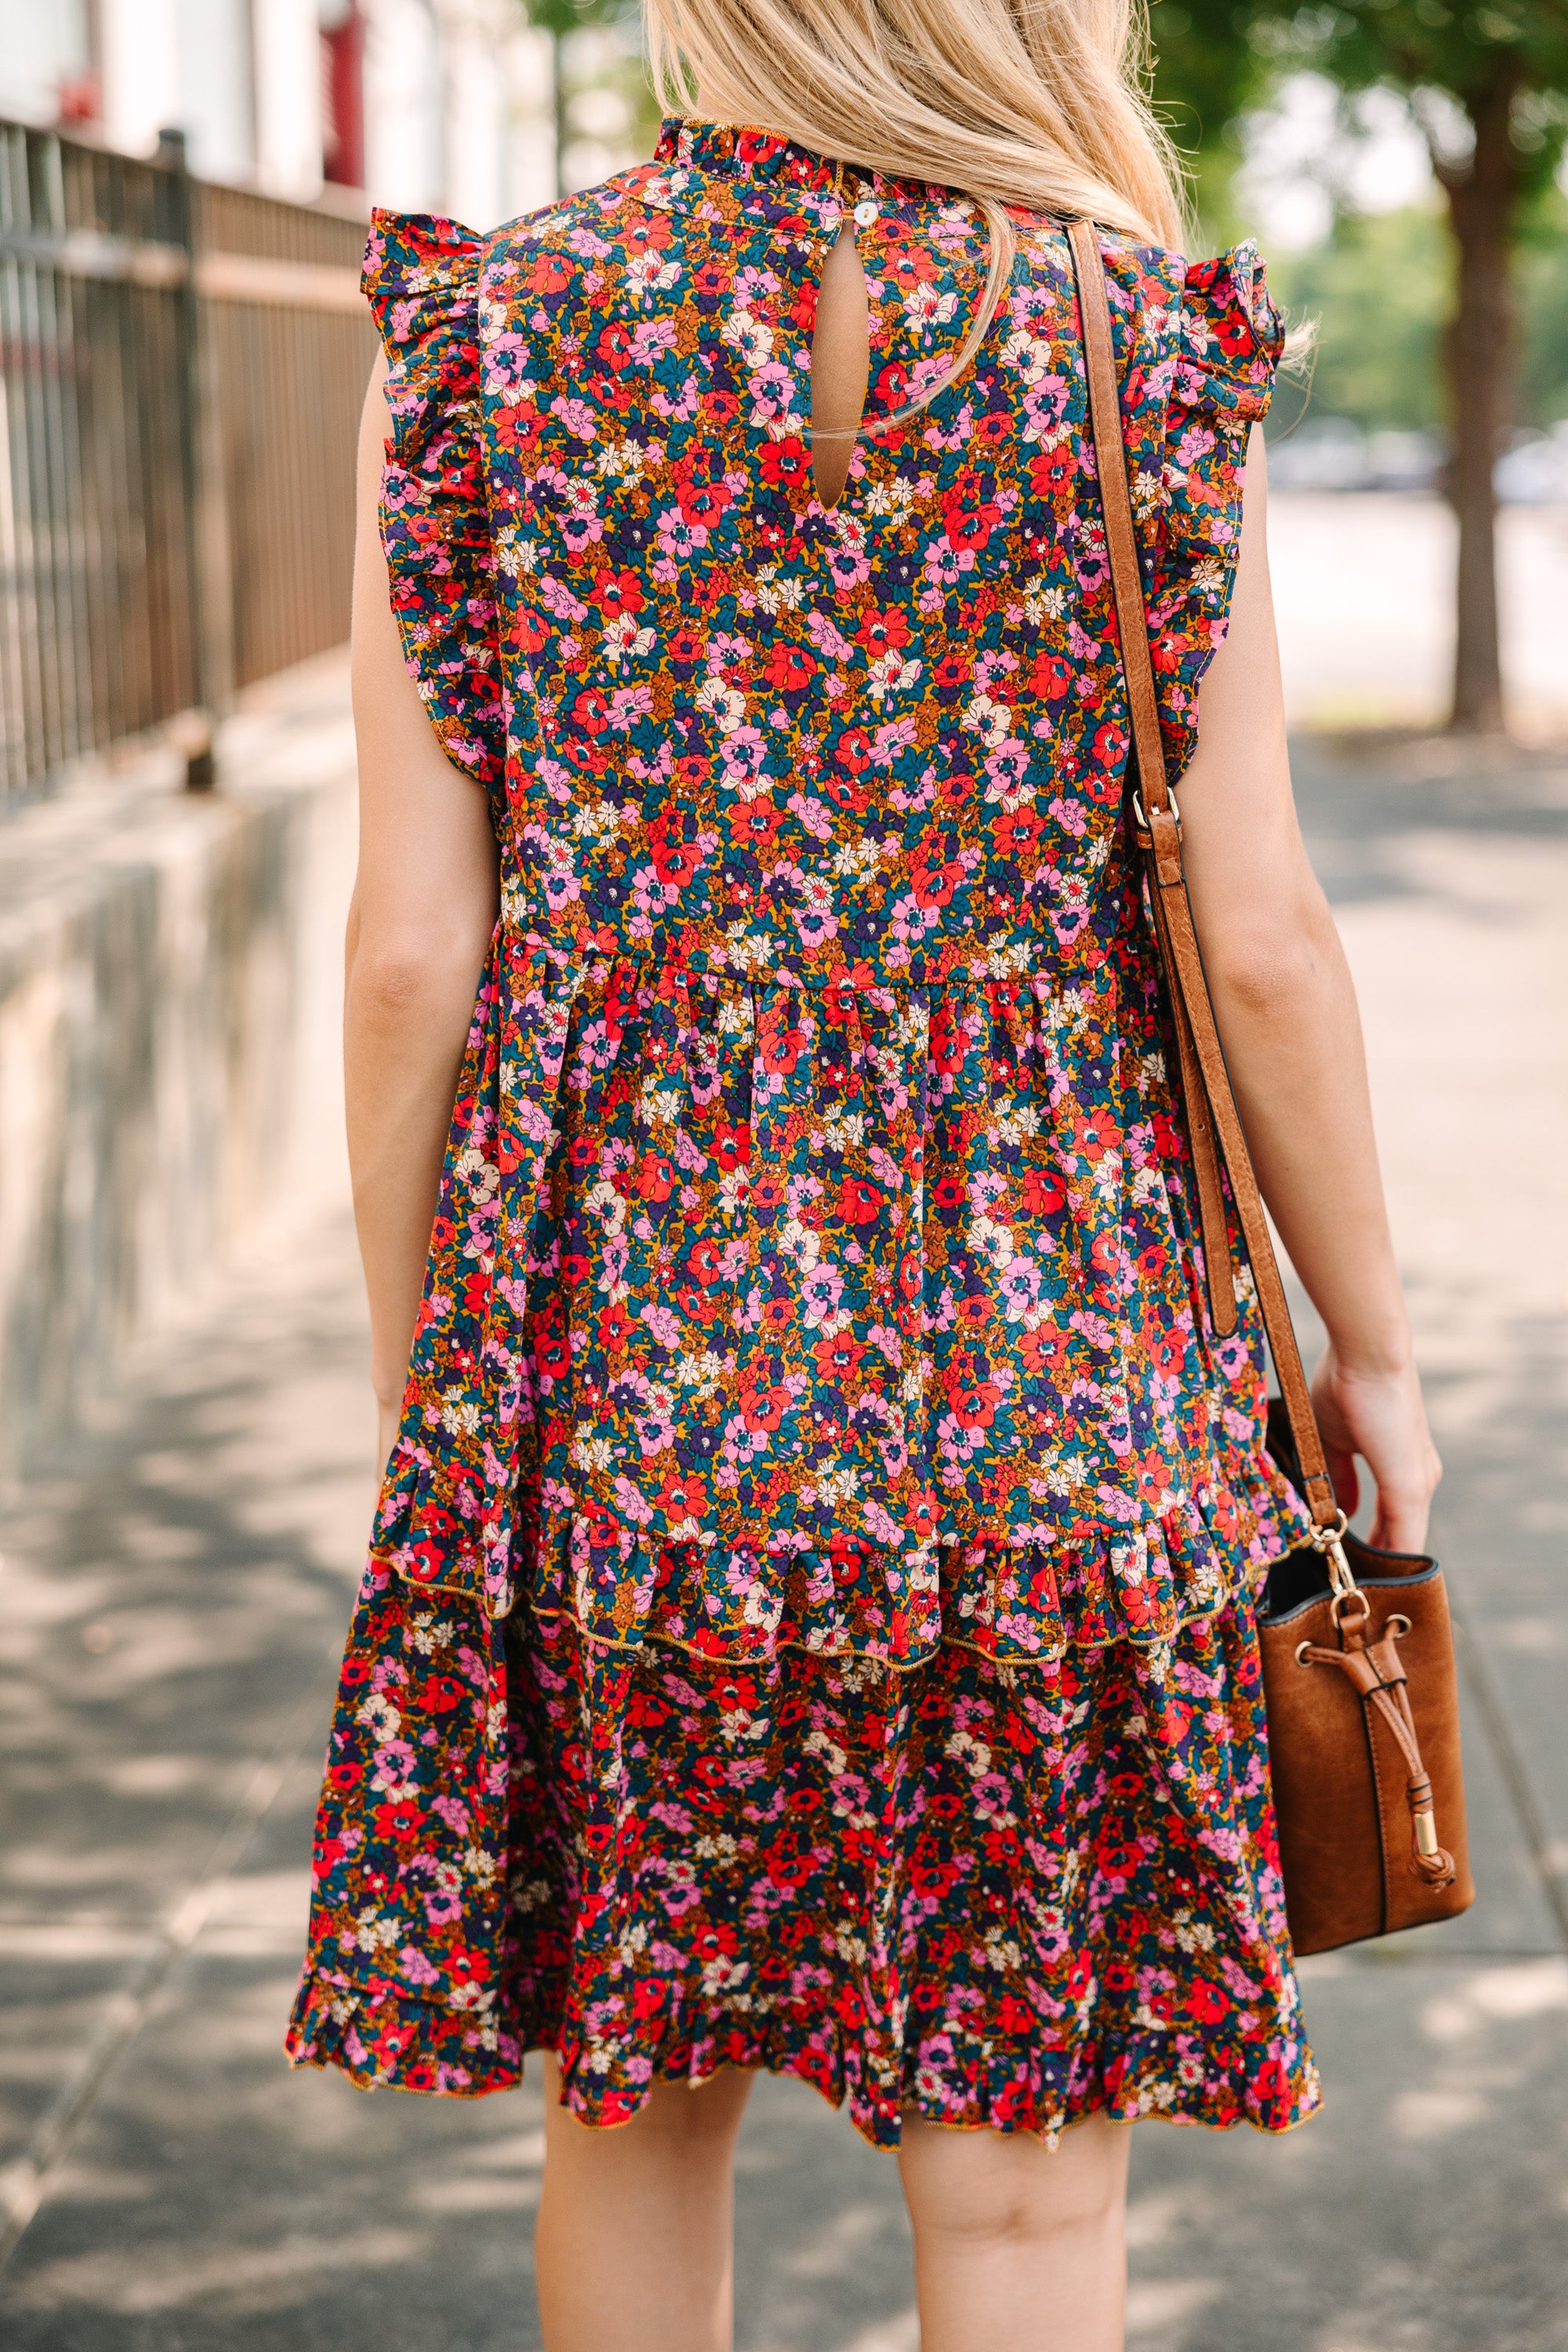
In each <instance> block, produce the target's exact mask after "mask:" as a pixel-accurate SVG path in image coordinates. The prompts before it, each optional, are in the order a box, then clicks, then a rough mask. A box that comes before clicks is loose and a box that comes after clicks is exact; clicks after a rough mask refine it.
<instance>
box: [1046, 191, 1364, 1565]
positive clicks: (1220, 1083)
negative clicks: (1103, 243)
mask: <svg viewBox="0 0 1568 2352" xmlns="http://www.w3.org/2000/svg"><path fill="white" fill-rule="evenodd" d="M1068 244H1069V245H1070V247H1071V249H1072V258H1073V271H1074V275H1075V276H1076V278H1077V280H1078V301H1079V319H1080V320H1081V322H1082V328H1083V348H1084V362H1085V368H1086V373H1087V375H1088V381H1089V424H1090V428H1091V430H1092V433H1093V436H1094V451H1095V465H1096V469H1097V471H1098V474H1099V478H1100V508H1101V511H1102V513H1103V515H1104V519H1105V543H1106V551H1107V554H1108V557H1109V560H1110V584H1111V592H1112V594H1113V595H1114V598H1115V601H1116V620H1117V627H1118V630H1119V633H1120V635H1121V667H1122V673H1123V676H1124V677H1125V679H1126V684H1127V705H1128V710H1129V712H1130V714H1131V722H1132V749H1133V758H1134V762H1135V765H1136V769H1137V775H1138V790H1137V793H1135V794H1134V796H1133V803H1132V806H1133V828H1134V836H1135V838H1136V840H1137V844H1138V846H1139V849H1140V851H1141V852H1142V857H1143V862H1144V868H1145V871H1146V873H1147V875H1148V879H1149V898H1150V903H1151V906H1152V909H1153V917H1154V936H1155V939H1156V940H1157V942H1158V944H1159V949H1160V955H1161V960H1162V961H1163V965H1164V969H1165V978H1166V982H1167V984H1168V986H1169V989H1170V993H1171V1001H1172V1009H1173V1015H1174V1021H1175V1029H1176V1044H1177V1050H1178V1053H1179V1055H1180V1057H1181V1062H1182V1091H1183V1096H1184V1101H1185V1104H1186V1111H1187V1137H1188V1142H1189V1144H1190V1146H1191V1149H1192V1153H1193V1160H1194V1169H1195V1171H1196V1174H1197V1184H1198V1203H1199V1210H1200V1214H1201V1218H1202V1223H1203V1229H1204V1256H1205V1267H1206V1271H1207V1276H1208V1290H1209V1304H1210V1313H1211V1316H1212V1318H1213V1321H1214V1326H1215V1331H1216V1332H1219V1333H1221V1334H1222V1335H1223V1333H1224V1332H1226V1331H1228V1330H1232V1329H1234V1328H1235V1324H1236V1309H1235V1301H1234V1296H1232V1297H1231V1298H1230V1299H1228V1300H1226V1298H1225V1297H1224V1296H1223V1293H1224V1292H1225V1290H1226V1288H1228V1287H1229V1283H1230V1263H1229V1250H1228V1246H1227V1245H1226V1246H1221V1247H1216V1246H1215V1241H1214V1237H1213V1234H1212V1229H1211V1223H1210V1219H1211V1214H1212V1200H1213V1199H1217V1197H1218V1193H1219V1178H1218V1170H1217V1166H1216V1164H1215V1139H1216V1138H1217V1140H1218V1147H1219V1150H1220V1152H1222V1153H1223V1155H1224V1159H1225V1166H1226V1174H1227V1175H1228V1176H1229V1178H1230V1194H1231V1199H1232V1200H1233V1201H1234V1202H1235V1203H1236V1213H1237V1222H1238V1223H1239V1224H1240V1226H1241V1231H1242V1236H1243V1238H1244V1240H1245V1242H1246V1244H1247V1257H1248V1258H1249V1260H1250V1261H1251V1265H1252V1276H1253V1280H1254V1282H1255V1283H1256V1285H1257V1286H1258V1305H1259V1307H1261V1309H1262V1313H1263V1327H1264V1329H1265V1330H1266V1331H1267V1332H1268V1352H1269V1354H1270V1355H1271V1356H1272V1358H1273V1360H1274V1370H1275V1374H1276V1377H1277V1378H1278V1380H1279V1389H1280V1393H1281V1395H1282V1397H1283V1398H1284V1402H1285V1411H1286V1414H1287V1417H1288V1418H1289V1423H1290V1433H1291V1435H1292V1436H1293V1437H1294V1439H1295V1441H1296V1451H1297V1454H1298V1455H1299V1457H1300V1466H1301V1486H1302V1492H1303V1494H1304V1496H1305V1498H1306V1502H1307V1506H1308V1508H1309V1509H1310V1512H1311V1514H1312V1517H1313V1520H1314V1522H1315V1523H1316V1524H1317V1526H1319V1527H1321V1528H1333V1527H1337V1526H1338V1525H1339V1524H1340V1516H1339V1508H1338V1506H1337V1504H1336V1503H1335V1501H1334V1490H1333V1485H1332V1482H1331V1479H1330V1477H1329V1469H1328V1463H1327V1461H1326V1459H1325V1457H1324V1454H1323V1444H1322V1439H1321V1436H1320V1435H1319V1432H1318V1423H1317V1416H1316V1415H1315V1413H1314V1412H1313V1411H1312V1398H1311V1391H1310V1389H1309V1387H1308V1385H1307V1375H1306V1371H1305V1370H1304V1369H1303V1367H1302V1363H1301V1351H1300V1348H1299V1347H1298V1346H1297V1344H1296V1333H1295V1329H1294V1327H1293V1326H1292V1324H1291V1321H1290V1308H1289V1302H1288V1301H1287V1299H1286V1297H1285V1286H1284V1284H1283V1283H1282V1282H1281V1281H1280V1279H1279V1264H1278V1261H1277V1260H1276V1258H1275V1255H1274V1244H1273V1243H1272V1241H1271V1240H1270V1238H1269V1233H1268V1218H1267V1217H1266V1216H1265V1214H1264V1211H1263V1200H1262V1195H1261V1194H1260V1193H1259V1192H1258V1179H1257V1177H1256V1176H1255V1175H1254V1174H1253V1172H1252V1161H1251V1160H1250V1158H1249V1157H1248V1154H1247V1139H1246V1137H1245V1135H1244V1134H1243V1132H1242V1127H1241V1119H1240V1117H1239V1115H1238V1113H1237V1108H1236V1097H1235V1095H1234V1094H1233V1093H1232V1091H1231V1085H1230V1076H1229V1073H1228V1072H1227V1070H1226V1066H1225V1052H1224V1048H1223V1047H1222V1046H1221V1045H1220V1040H1219V1031H1218V1029H1217V1028H1216V1027H1215V1017H1214V1006H1213V1004H1212V1003H1211V1002H1210V999H1209V992H1208V982H1207V980H1206V978H1205V973H1204V965H1203V956H1202V953H1201V952H1200V950H1199V947H1198V938H1197V932H1196V930H1195V929H1194V924H1193V910H1192V905H1191V902H1190V900H1189V898H1188V897H1187V886H1186V878H1185V876H1184V872H1183V867H1182V828H1181V820H1180V818H1179V816H1178V814H1177V811H1176V804H1175V801H1174V799H1173V795H1172V793H1171V787H1170V782H1169V779H1168V777H1167V775H1166V772H1165V751H1164V745H1163V740H1162V739H1161V734H1160V706H1159V701H1158V698H1157V697H1156V695H1155V691H1154V665H1153V663H1152V660H1151V658H1150V654H1149V623H1148V617H1147V614H1146V612H1145V609H1144V604H1143V583H1142V573H1141V572H1140V569H1139V562H1138V535H1137V531H1136V530H1135V528H1134V525H1133V520H1132V499H1131V492H1130V491H1129V488H1128V485H1127V447H1126V442H1125V440H1124V438H1123V436H1122V430H1121V395H1120V393H1119V391H1118V387H1117V378H1116V350H1115V345H1114V343H1113V342H1112V340H1111V333H1110V301H1109V299H1108V297H1107V294H1106V289H1105V260H1104V256H1103V254H1102V252H1101V250H1100V239H1099V237H1098V236H1097V235H1096V233H1095V229H1094V225H1093V223H1092V222H1090V221H1086V220H1076V221H1071V222H1069V223H1068ZM1189 1046H1190V1048H1191V1054H1190V1055H1189V1052H1188V1048H1189ZM1193 1061H1195V1063H1196V1065H1197V1073H1198V1080H1199V1082H1198V1083H1194V1080H1193V1077H1192V1076H1191V1063H1192V1062H1193ZM1211 1196H1212V1197H1211ZM1222 1207H1223V1204H1222ZM1222 1223H1223V1219H1222ZM1227 1316H1228V1320H1226V1317H1227Z"/></svg>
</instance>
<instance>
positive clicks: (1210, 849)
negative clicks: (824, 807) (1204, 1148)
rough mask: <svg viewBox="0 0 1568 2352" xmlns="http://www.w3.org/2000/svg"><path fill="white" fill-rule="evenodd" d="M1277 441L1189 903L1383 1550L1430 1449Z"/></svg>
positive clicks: (1339, 1423) (1206, 771)
mask: <svg viewBox="0 0 1568 2352" xmlns="http://www.w3.org/2000/svg"><path fill="white" fill-rule="evenodd" d="M1265 500H1266V480H1265V461H1264V453H1263V436H1262V434H1261V432H1259V431H1258V430H1257V429H1256V428H1255V429H1254V432H1253V435H1252V441H1251V446H1250V448H1249V451H1248V457H1247V488H1246V498H1245V501H1244V509H1243V523H1242V534H1241V553H1240V562H1239V565H1238V567H1237V578H1236V588H1235V593H1234V596H1233V599H1232V604H1231V618H1230V628H1229V632H1228V635H1226V641H1225V644H1224V645H1223V646H1222V647H1221V648H1220V650H1219V652H1218V653H1217V654H1216V655H1215V658H1214V661H1213V662H1212V664H1211V665H1210V667H1209V669H1208V672H1207V674H1206V676H1205V679H1204V682H1203V686H1202V688H1201V689H1200V694H1199V735H1198V748H1197V750H1196V751H1195V752H1194V756H1193V759H1192V761H1191V763H1190V764H1189V766H1188V768H1187V771H1186V773H1185V774H1184V777H1183V778H1182V780H1181V784H1180V787H1179V794H1178V796H1179V799H1180V802H1181V814H1182V831H1183V839H1184V848H1185V856H1186V869H1187V880H1188V887H1189V891H1190V894H1191V898H1192V905H1193V915H1194V921H1195V923H1196V927H1197V933H1198V938H1199V940H1201V941H1202V944H1203V951H1204V962H1205V969H1206V971H1207V974H1208V980H1209V988H1210V992H1211V994H1212V996H1213V999H1214V1008H1215V1021H1216V1023H1217V1024H1218V1027H1219V1032H1220V1036H1221V1039H1222V1041H1223V1043H1224V1045H1225V1052H1226V1063H1227V1065H1228V1066H1229V1070H1230V1075H1231V1082H1232V1085H1233V1087H1234V1088H1235V1091H1236V1097H1237V1108H1238V1109H1239V1111H1240V1113H1241V1118H1242V1124H1243V1126H1244V1127H1245V1129H1246V1130H1247V1145H1248V1148H1249V1150H1250V1151H1251V1154H1252V1160H1253V1164H1254V1166H1255V1168H1256V1170H1257V1171H1258V1184H1259V1187H1260V1189H1261V1191H1262V1192H1263V1196H1264V1199H1265V1200H1266V1201H1267V1202H1268V1207H1269V1210H1270V1212H1271V1213H1272V1215H1273V1218H1274V1221H1275V1223H1276V1224H1277V1225H1278V1227H1279V1234H1280V1237H1281V1239H1282V1240H1283V1242H1284V1244H1285V1246H1286V1248H1287V1250H1288V1251H1289V1254H1290V1259H1291V1263H1292V1264H1293V1265H1294V1266H1295V1268H1296V1271H1297V1273H1298V1274H1299V1275H1300V1277H1301V1280H1302V1282H1303V1284H1304V1285H1305V1286H1306V1289H1307V1292H1308V1295H1309V1297H1310V1298H1311V1301H1312V1303H1313V1305H1314V1306H1315V1307H1317V1309H1318V1312H1319V1314H1320V1315H1321V1317H1322V1318H1323V1321H1324V1324H1325V1325H1326V1327H1327V1328H1328V1333H1329V1348H1328V1352H1327V1354H1326V1355H1325V1357H1324V1359H1323V1360H1322V1362H1321V1364H1320V1365H1319V1367H1318V1370H1317V1373H1316V1375H1315V1377H1314V1380H1313V1382H1312V1390H1313V1398H1314V1402H1315V1403H1316V1405H1317V1409H1318V1418H1319V1423H1320V1425H1321V1429H1322V1433H1323V1443H1324V1445H1325V1447H1326V1448H1327V1451H1328V1454H1329V1466H1330V1470H1331V1475H1332V1477H1333V1481H1334V1486H1335V1490H1336V1492H1337V1494H1338V1496H1339V1499H1340V1501H1341V1502H1342V1504H1343V1505H1344V1507H1345V1508H1346V1509H1347V1510H1353V1509H1354V1508H1355V1507H1356V1500H1357V1481H1356V1470H1355V1457H1356V1456H1357V1455H1358V1454H1359V1455H1360V1456H1361V1457H1362V1458H1363V1460H1364V1461H1365V1462H1366V1463H1367V1465H1368V1466H1369V1468H1370V1469H1371V1470H1372V1473H1373V1477H1374V1479H1375V1481H1376V1485H1377V1514H1376V1518H1375V1520H1374V1523H1373V1541H1374V1542H1376V1543H1380V1544H1386V1545H1388V1546H1389V1547H1390V1548H1392V1549H1395V1550H1416V1549H1420V1547H1421V1545H1422V1543H1423V1542H1424V1541H1425V1538H1426V1516H1427V1507H1428V1504H1429V1502H1430V1499H1431V1495H1432V1490H1433V1488H1434V1487H1435V1486H1436V1483H1437V1479H1438V1476H1439V1475H1440V1467H1439V1464H1438V1461H1437V1456H1436V1453H1435V1451H1434V1450H1433V1446H1432V1441H1431V1438H1430V1436H1429V1435H1428V1433H1427V1429H1426V1412H1425V1409H1424V1407H1423V1404H1422V1401H1421V1389H1420V1383H1419V1381H1418V1380H1417V1378H1416V1374H1415V1362H1414V1359H1413V1356H1412V1352H1411V1341H1410V1326H1409V1320H1408V1318H1407V1316H1406V1313H1405V1300H1404V1296H1403V1293H1402V1291H1401V1288H1400V1282H1399V1275H1398V1271H1397V1268H1396V1266H1395V1264H1394V1245H1393V1242H1392V1240H1391V1238H1390V1234H1389V1229H1388V1217H1387V1212H1386V1210H1385V1208H1384V1196H1383V1182H1382V1178H1381V1175H1380V1173H1379V1171H1378V1162H1377V1145H1376V1141H1375V1139H1374V1137H1373V1122H1372V1102H1371V1097H1370V1093H1369V1090H1368V1087H1367V1078H1366V1057H1365V1054H1364V1051H1363V1045H1362V1033H1361V1018H1360V1014H1359V1012H1358V1010H1357V1006H1356V999H1355V987H1354V983H1353V982H1352V979H1351V974H1350V967H1349V965H1348V964H1347V963H1346V961H1345V956H1344V950H1343V948H1342V946H1341V944H1340V936H1339V933H1338V931H1337V930H1336V929H1335V928H1334V920H1333V917H1332V916H1331V914H1330V912H1329V908H1328V904H1327V901H1326V900H1325V899H1324V897H1323V893H1322V890H1321V887H1320V886H1319V883H1318V878H1317V877H1316V875H1315V874H1314V873H1313V871H1312V868H1311V865H1310V861H1309V859H1308V856H1307V852H1306V848H1305V845H1303V843H1302V840H1301V835H1300V827H1299V826H1298V824H1297V822H1296V807H1295V803H1294V800H1293V799H1292V797H1291V792H1290V766H1289V754H1288V752H1287V749H1286V740H1285V699H1284V693H1283V690H1282V688H1281V684H1280V677H1279V646H1278V643H1277V641H1276V637H1275V630H1274V606H1273V598H1272V595H1271V593H1270V590H1269V583H1268V553H1267V548H1266V542H1265Z"/></svg>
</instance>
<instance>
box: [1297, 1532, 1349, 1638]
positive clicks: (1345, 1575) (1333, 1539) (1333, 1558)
mask: <svg viewBox="0 0 1568 2352" xmlns="http://www.w3.org/2000/svg"><path fill="white" fill-rule="evenodd" d="M1349 1531H1350V1521H1349V1519H1347V1518H1346V1517H1345V1515H1344V1513H1343V1512H1342V1511H1336V1512H1335V1514H1334V1520H1333V1525H1332V1526H1331V1527H1326V1528H1313V1529H1312V1532H1311V1534H1310V1536H1309V1537H1308V1538H1307V1540H1308V1542H1309V1543H1310V1545H1311V1547H1312V1549H1313V1550H1314V1551H1321V1553H1322V1554H1323V1557H1324V1558H1325V1559H1326V1560H1327V1561H1328V1563H1329V1582H1330V1583H1331V1585H1332V1586H1333V1588H1334V1622H1335V1624H1336V1625H1337V1624H1338V1623H1339V1603H1340V1602H1341V1601H1348V1600H1349V1598H1350V1596H1351V1594H1352V1592H1359V1591H1360V1589H1361V1588H1360V1587H1359V1586H1358V1584H1357V1583H1356V1580H1355V1573H1354V1571H1353V1570H1352V1567H1351V1564H1350V1561H1349V1560H1348V1559H1346V1558H1345V1547H1344V1538H1345V1537H1346V1535H1347V1534H1348V1533H1349Z"/></svg>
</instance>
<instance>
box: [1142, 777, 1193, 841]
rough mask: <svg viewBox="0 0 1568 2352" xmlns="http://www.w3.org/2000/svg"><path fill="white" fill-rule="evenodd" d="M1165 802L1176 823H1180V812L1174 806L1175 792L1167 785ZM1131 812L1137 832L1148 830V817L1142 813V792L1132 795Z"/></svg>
mask: <svg viewBox="0 0 1568 2352" xmlns="http://www.w3.org/2000/svg"><path fill="white" fill-rule="evenodd" d="M1165 803H1166V805H1167V807H1168V808H1169V809H1170V812H1171V814H1172V815H1173V817H1174V818H1175V820H1176V823H1177V824H1178V825H1180V824H1181V822H1182V812H1181V810H1180V809H1179V808H1178V807H1177V806H1176V795H1175V793H1173V792H1172V791H1171V789H1170V787H1169V786H1168V785H1167V786H1166V789H1165ZM1132 814H1133V817H1134V819H1135V820H1136V822H1137V825H1138V830H1139V832H1140V833H1147V832H1148V830H1149V819H1148V817H1147V815H1146V814H1144V809H1143V795H1142V793H1139V792H1135V793H1133V795H1132Z"/></svg>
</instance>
